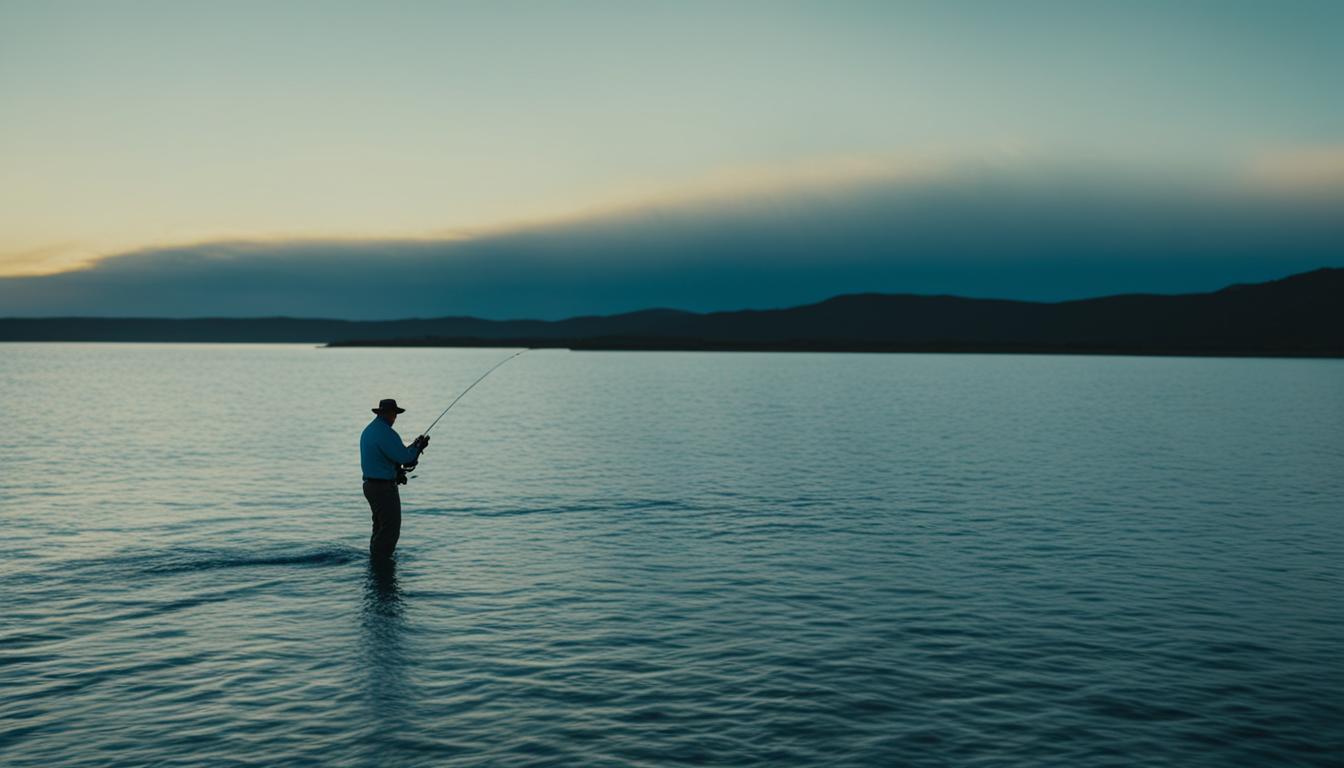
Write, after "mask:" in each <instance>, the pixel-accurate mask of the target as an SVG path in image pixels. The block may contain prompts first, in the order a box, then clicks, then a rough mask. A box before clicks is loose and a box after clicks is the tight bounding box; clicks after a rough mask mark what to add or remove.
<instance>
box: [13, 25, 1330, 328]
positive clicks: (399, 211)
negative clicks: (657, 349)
mask: <svg viewBox="0 0 1344 768" xmlns="http://www.w3.org/2000/svg"><path fill="white" fill-rule="evenodd" d="M1340 29H1344V5H1342V4H1340V3H1338V2H1307V1H1305V0H1284V1H1283V2H1275V3H1267V2H1253V3H1252V2H1238V1H1237V0H1222V1H1221V2H1204V1H1203V0H1189V1H1187V2H1181V3H1171V2H1145V1H1143V0H1137V1H1131V2H1078V1H1076V0H1075V1H1074V2H1032V1H1031V0H1024V2H1017V3H985V2H974V3H972V2H955V1H953V0H943V1H942V2H897V1H896V0H887V1H885V2H843V1H834V2H809V3H802V2H788V1H787V0H774V1H773V2H705V3H700V2H676V3H670V2H663V3H645V2H635V1H632V0H625V1H623V2H568V3H554V2H528V3H518V2H507V1H496V2H459V3H453V2H385V3H367V2H341V1H339V0H328V1H326V2H302V3H301V2H285V1H283V0H267V1H266V2H249V1H248V0H236V1H235V2H230V3H217V2H193V1H191V0H173V1H172V2H156V1H142V2H123V1H120V0H102V1H99V2H62V1H61V0H54V1H53V0H44V1H40V2H39V1H33V2H18V1H16V0H0V316H3V315H24V316H39V315H57V314H61V315H71V314H121V315H126V314H132V315H151V316H152V315H173V316H186V315H194V314H198V313H209V314H240V315H241V314H249V315H250V314H304V315H312V314H319V315H325V316H345V317H387V316H406V315H408V314H417V315H421V316H424V315H447V314H477V315H482V316H487V317H517V316H536V317H554V316H563V315H566V314H582V313H589V312H614V311H624V310H628V309H638V308H641V307H644V306H652V305H661V306H677V307H681V308H687V309H702V310H703V309H726V308H736V307H747V306H775V305H779V303H801V302H805V301H810V300H817V299H821V298H825V297H826V296H827V295H832V294H834V293H846V292H859V291H870V290H877V291H887V292H945V293H959V294H963V295H997V296H1003V297H1008V298H1033V299H1042V300H1058V299H1066V298H1074V297H1079V296H1085V295H1099V294H1105V293H1114V292H1122V291H1153V292H1175V291H1187V290H1212V289H1215V288H1218V287H1220V286H1222V285H1225V284H1227V283H1229V282H1237V281H1248V280H1259V279H1268V278H1272V277H1277V276H1282V275H1284V274H1288V273H1290V272H1293V271H1301V270H1302V269H1310V268H1314V267H1318V266H1344V239H1341V231H1340V227H1339V226H1338V225H1337V224H1334V223H1333V220H1334V219H1344V203H1342V201H1344V99H1341V98H1339V94H1340V93H1344V43H1342V42H1341V38H1340V36H1339V30H1340Z"/></svg>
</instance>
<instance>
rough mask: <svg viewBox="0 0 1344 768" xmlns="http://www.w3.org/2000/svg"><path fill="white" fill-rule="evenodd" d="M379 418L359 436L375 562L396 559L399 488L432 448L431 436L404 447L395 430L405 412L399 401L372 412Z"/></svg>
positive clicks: (387, 402) (360, 458)
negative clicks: (371, 524)
mask: <svg viewBox="0 0 1344 768" xmlns="http://www.w3.org/2000/svg"><path fill="white" fill-rule="evenodd" d="M372 410H373V412H374V413H375V414H377V415H376V416H374V418H373V421H371V422H369V425H368V426H367V427H365V428H364V432H363V433H362V434H361V435H360V436H359V464H360V468H361V469H362V470H363V471H364V498H365V499H367V500H368V502H369V510H370V512H372V514H373V532H372V533H371V534H370V535H369V555H370V556H371V557H373V559H375V560H384V559H387V558H389V557H391V556H392V553H393V552H394V551H396V549H397V539H399V538H401V494H400V493H399V492H398V491H397V486H398V485H401V484H404V483H405V482H406V472H405V469H406V468H408V467H413V466H415V464H416V462H418V461H419V460H420V454H421V453H422V452H423V451H424V450H425V447H426V446H428V445H429V435H421V436H419V437H417V438H415V440H414V441H412V442H411V444H410V446H406V445H402V442H401V435H398V434H397V431H396V430H395V429H393V428H392V425H393V424H394V423H396V421H397V414H400V413H405V412H406V409H405V408H399V407H397V401H396V400H392V399H390V398H389V399H386V400H382V401H379V403H378V407H377V408H373V409H372Z"/></svg>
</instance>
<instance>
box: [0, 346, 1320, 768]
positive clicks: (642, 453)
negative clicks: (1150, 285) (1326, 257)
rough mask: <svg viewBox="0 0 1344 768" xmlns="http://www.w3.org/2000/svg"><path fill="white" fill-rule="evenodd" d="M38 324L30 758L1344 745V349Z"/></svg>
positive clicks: (421, 758) (23, 533)
mask: <svg viewBox="0 0 1344 768" xmlns="http://www.w3.org/2000/svg"><path fill="white" fill-rule="evenodd" d="M507 354H508V351H506V350H357V349H349V350H321V349H314V348H309V347H304V346H195V345H183V346H175V345H110V344H105V345H80V344H24V345H15V344H10V345H0V401H3V403H4V405H3V406H0V407H2V408H3V413H4V423H5V429H4V430H3V432H0V466H3V468H4V471H3V472H2V473H0V521H2V522H3V524H4V530H5V548H4V551H5V554H4V560H3V562H4V566H5V579H6V588H5V589H4V590H3V591H2V592H0V764H4V765H6V766H50V765H63V766H84V765H88V766H95V765H96V766H108V765H163V766H168V765H266V766H272V765H287V766H290V765H436V766H437V765H505V766H507V765H565V766H569V765H575V766H577V765H583V766H624V765H637V766H643V765H648V766H652V765H682V764H685V765H732V766H738V765H772V766H782V765H855V766H860V765H862V766H868V765H970V764H975V765H1059V766H1102V765H1117V766H1120V765H1125V766H1128V765H1150V766H1151V765H1181V766H1191V765H1208V766H1227V765H1322V766H1325V765H1335V766H1338V765H1340V763H1341V760H1344V590H1342V587H1344V504H1342V503H1341V499H1344V363H1341V362H1339V361H1301V360H1201V359H1151V358H1103V357H1015V356H955V355H944V356H939V355H933V356H920V355H829V354H816V355H812V354H713V353H708V354H699V353H685V354H682V353H571V352H564V351H538V352H533V353H530V354H528V355H524V356H523V357H521V358H519V359H518V360H515V361H514V362H512V363H510V364H509V365H508V366H506V367H504V368H502V369H500V370H499V372H497V373H496V374H495V375H494V376H492V377H491V378H490V379H487V380H486V382H485V383H484V384H482V385H481V386H480V387H478V388H477V389H476V390H474V391H473V392H472V393H471V394H470V395H469V396H468V397H467V398H466V399H464V400H463V401H462V402H461V404H460V405H459V406H458V407H457V408H455V409H454V410H453V412H452V413H451V414H450V415H449V416H448V418H446V419H445V420H444V421H443V423H441V424H440V426H439V427H437V428H436V429H435V433H434V435H435V437H434V443H433V445H432V446H431V449H430V451H429V453H428V455H427V457H426V459H425V461H424V466H423V469H422V470H421V471H420V473H419V476H418V477H416V478H415V479H414V480H412V482H411V485H410V486H409V487H407V488H405V489H403V492H402V498H403V502H404V504H405V508H406V514H405V519H404V523H403V535H402V545H401V549H400V551H399V552H398V557H397V563H396V567H395V571H394V572H390V573H381V572H371V571H370V570H369V567H368V562H367V558H366V555H365V550H364V547H365V546H366V542H367V536H368V515H369V513H368V508H367V506H366V504H365V502H364V499H363V497H362V496H361V494H360V488H359V475H360V472H359V466H358V450H357V442H358V436H359V431H360V430H361V429H362V428H363V426H364V425H365V423H366V422H367V421H368V420H369V419H370V418H371V414H370V413H369V411H368V409H369V408H370V407H371V406H372V405H373V404H374V403H376V402H377V400H378V399H379V398H381V397H396V398H397V399H398V400H399V401H400V402H401V403H402V404H403V405H406V406H407V407H408V408H409V412H408V413H406V414H405V415H404V416H403V417H402V421H400V422H399V423H398V425H397V426H398V428H399V429H400V431H401V432H402V435H403V436H404V437H405V438H406V439H408V440H409V439H410V437H412V436H414V435H415V434H416V433H417V432H418V431H419V430H421V429H423V427H424V426H425V425H426V424H428V423H429V422H430V421H431V420H432V419H433V417H434V416H435V415H436V414H437V412H438V411H439V410H440V409H442V408H443V407H444V406H445V405H446V404H447V402H448V401H449V400H450V399H451V397H452V396H453V395H454V394H456V393H457V392H458V391H459V390H460V389H461V388H462V387H464V386H466V385H467V384H468V383H470V382H471V381H472V379H474V378H475V377H476V376H477V375H479V374H480V373H481V372H482V371H484V370H485V369H486V368H488V367H489V366H490V365H491V364H492V363H493V362H495V361H497V360H499V359H502V358H503V357H504V356H505V355H507Z"/></svg>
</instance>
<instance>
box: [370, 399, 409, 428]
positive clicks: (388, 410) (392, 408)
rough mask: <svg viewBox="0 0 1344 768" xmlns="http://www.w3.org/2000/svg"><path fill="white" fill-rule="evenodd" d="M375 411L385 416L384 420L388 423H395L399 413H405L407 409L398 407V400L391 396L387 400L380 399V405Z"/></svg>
mask: <svg viewBox="0 0 1344 768" xmlns="http://www.w3.org/2000/svg"><path fill="white" fill-rule="evenodd" d="M373 412H374V413H376V414H378V415H379V416H381V417H383V421H386V422H387V423H388V424H395V423H396V422H397V414H398V413H405V412H406V409H405V408H398V407H397V401H396V400H393V399H392V398H390V397H389V398H387V399H385V400H379V401H378V407H377V408H374V409H373Z"/></svg>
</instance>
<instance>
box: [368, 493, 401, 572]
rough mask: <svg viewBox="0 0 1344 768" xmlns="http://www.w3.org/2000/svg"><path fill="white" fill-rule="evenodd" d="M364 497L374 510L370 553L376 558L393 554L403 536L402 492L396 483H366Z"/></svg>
mask: <svg viewBox="0 0 1344 768" xmlns="http://www.w3.org/2000/svg"><path fill="white" fill-rule="evenodd" d="M364 498H366V499H368V500H369V509H370V510H372V512H373V534H372V535H371V536H369V554H370V555H372V556H373V557H374V558H375V559H384V558H388V557H391V556H392V553H393V552H394V551H395V550H396V548H397V539H399V538H401V494H400V493H397V485H396V483H368V482H366V483H364Z"/></svg>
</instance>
